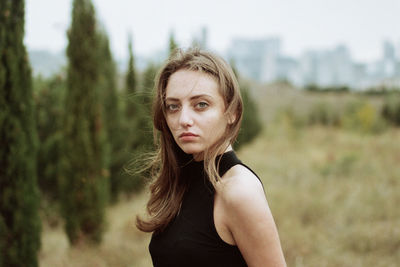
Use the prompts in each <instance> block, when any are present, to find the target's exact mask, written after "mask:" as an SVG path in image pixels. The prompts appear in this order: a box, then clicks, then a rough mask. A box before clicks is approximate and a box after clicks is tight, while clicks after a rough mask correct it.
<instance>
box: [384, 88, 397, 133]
mask: <svg viewBox="0 0 400 267" xmlns="http://www.w3.org/2000/svg"><path fill="white" fill-rule="evenodd" d="M381 114H382V117H383V118H384V119H385V120H386V121H387V122H388V123H390V124H393V125H396V126H400V95H399V94H391V95H390V96H388V97H387V98H386V99H385V102H384V104H383V107H382V111H381Z"/></svg>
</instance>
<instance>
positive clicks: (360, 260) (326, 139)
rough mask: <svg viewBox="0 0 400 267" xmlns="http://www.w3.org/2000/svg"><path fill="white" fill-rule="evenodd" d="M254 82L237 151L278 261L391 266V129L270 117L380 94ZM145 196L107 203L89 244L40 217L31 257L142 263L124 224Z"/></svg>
mask: <svg viewBox="0 0 400 267" xmlns="http://www.w3.org/2000/svg"><path fill="white" fill-rule="evenodd" d="M257 90H258V91H257V92H258V93H257V99H258V103H259V108H260V111H261V114H262V121H263V123H264V126H265V128H264V131H263V133H262V134H260V136H259V137H258V138H257V139H255V140H254V141H253V142H252V143H251V144H249V145H246V146H244V147H243V148H242V149H241V150H240V151H239V152H238V154H239V157H240V158H241V159H242V161H243V162H245V163H246V164H247V165H249V166H250V167H252V168H253V169H254V170H255V171H256V172H257V173H258V174H259V176H260V177H261V178H262V180H263V183H264V186H265V189H266V194H267V199H268V201H269V204H270V207H271V209H272V212H273V214H274V217H275V220H276V223H277V226H278V230H279V234H280V238H281V242H282V246H283V250H284V253H285V257H286V260H287V263H288V266H296V267H301V266H315V267H317V266H318V267H321V266H322V267H323V266H327V267H328V266H329V267H333V266H338V267H339V266H340V267H342V266H352V267H357V266H360V267H361V266H363V267H364V266H374V267H381V266H382V267H383V266H385V267H386V266H393V267H394V266H398V264H399V263H400V227H399V226H400V209H399V207H398V205H399V204H400V129H395V128H390V127H387V128H385V130H384V131H381V132H379V133H374V134H372V133H368V132H362V131H361V132H360V131H351V130H345V129H343V128H334V127H321V126H312V127H310V126H307V125H306V126H304V125H303V126H301V127H298V125H296V124H293V121H292V120H291V118H290V117H289V118H288V119H285V117H283V119H282V117H281V120H280V121H278V122H276V120H275V118H276V117H277V114H279V110H281V109H282V108H287V107H290V108H293V112H294V114H306V113H307V109H309V108H310V107H312V105H313V104H315V103H319V102H322V103H328V104H331V105H333V106H334V107H335V108H336V109H341V108H343V107H344V106H345V105H346V104H347V103H350V102H352V101H356V100H360V99H361V100H363V101H367V102H368V103H369V104H371V106H373V107H379V106H380V105H381V102H382V99H381V98H379V97H369V96H359V95H355V94H309V93H303V92H300V91H299V90H293V89H291V88H289V87H288V88H284V87H282V85H276V86H274V85H273V86H270V87H269V88H258V89H257ZM367 118H368V117H367ZM362 122H363V121H362ZM367 122H368V120H367ZM145 203H146V195H145V193H141V194H138V195H136V196H133V197H132V198H130V199H125V200H123V201H121V202H119V203H118V204H116V205H114V206H111V207H110V208H109V209H108V211H107V217H108V230H107V232H106V234H105V236H104V241H103V242H102V244H101V245H100V246H98V247H92V246H88V245H85V244H81V245H78V246H76V247H73V248H70V247H69V245H68V241H67V239H66V236H65V234H64V232H63V229H62V225H61V223H54V221H55V222H57V221H60V220H59V219H57V218H55V220H54V219H53V220H48V219H46V220H44V229H43V233H42V250H41V252H40V265H41V266H42V267H50V266H51V267H61V266H78V267H80V266H82V267H83V266H91V267H97V266H99V267H100V266H118V267H119V266H122V267H123V266H132V267H134V266H137V267H148V266H152V265H151V259H150V256H149V253H148V250H147V246H148V242H149V238H150V236H149V234H145V233H141V232H139V231H138V230H137V229H136V228H135V227H134V218H135V215H136V214H138V213H139V214H140V213H143V211H144V207H145ZM45 217H46V216H45ZM47 217H49V216H47ZM47 217H46V218H47ZM50 218H51V216H50Z"/></svg>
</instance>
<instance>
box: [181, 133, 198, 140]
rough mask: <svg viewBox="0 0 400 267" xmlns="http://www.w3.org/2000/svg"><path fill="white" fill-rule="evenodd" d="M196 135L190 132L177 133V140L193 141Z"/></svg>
mask: <svg viewBox="0 0 400 267" xmlns="http://www.w3.org/2000/svg"><path fill="white" fill-rule="evenodd" d="M197 137H198V135H197V134H194V133H190V132H186V133H182V134H181V135H179V140H180V141H181V142H193V141H195V140H196V139H197Z"/></svg>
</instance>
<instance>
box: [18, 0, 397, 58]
mask: <svg viewBox="0 0 400 267" xmlns="http://www.w3.org/2000/svg"><path fill="white" fill-rule="evenodd" d="M26 3H27V6H26V36H25V43H26V45H27V47H28V49H29V50H49V51H52V52H60V51H63V50H64V49H65V47H66V43H67V39H66V30H67V29H68V27H69V23H70V13H71V5H72V0H60V1H50V0H35V1H33V0H27V1H26ZM93 3H94V6H95V8H96V12H97V17H98V18H99V20H100V22H101V23H102V24H103V26H104V28H105V29H106V31H107V33H108V35H109V37H110V43H111V48H112V52H113V54H114V56H115V58H116V60H124V59H125V58H127V44H128V41H127V38H128V32H129V31H131V32H132V33H133V41H134V53H135V54H136V55H143V56H146V57H148V56H151V55H153V54H155V53H157V51H160V50H162V49H165V47H166V46H167V43H168V36H169V34H170V32H171V31H174V34H175V37H176V39H177V42H178V43H179V44H180V45H181V46H184V47H187V46H189V45H190V43H191V41H192V39H193V35H196V34H198V33H199V31H201V29H202V28H203V27H206V28H207V29H208V46H209V48H210V49H211V50H215V51H217V52H219V53H224V52H225V51H227V49H228V47H229V45H230V42H231V40H233V39H235V38H247V39H263V38H266V37H269V36H278V37H279V38H281V39H282V40H283V45H282V50H283V52H284V53H285V54H287V55H290V56H292V57H298V56H300V55H301V53H303V52H304V51H305V50H321V49H322V50H324V49H325V50H329V49H332V48H333V47H335V46H337V45H339V44H344V45H346V46H347V47H348V49H349V51H350V53H351V55H352V56H353V59H354V60H355V61H357V62H372V61H375V60H377V59H378V58H379V57H380V56H381V43H382V42H383V41H385V40H388V41H390V42H392V43H394V44H395V47H396V50H397V53H399V52H398V51H399V48H400V34H399V33H398V31H397V30H396V26H395V25H398V24H400V16H398V15H397V13H398V12H397V10H400V1H395V0H382V1H377V0H367V1H363V2H362V4H361V3H360V1H345V0H337V1H324V3H322V1H318V2H315V1H311V0H301V1H290V0H283V1H257V0H248V1H246V2H243V1H227V0H220V1H211V0H205V1H202V4H201V5H197V4H196V5H194V4H193V3H194V2H192V1H184V2H182V1H178V0H172V1H168V2H165V1H158V0H149V1H145V2H143V1H142V2H139V1H127V0H119V1H113V2H111V1H106V0H94V1H93ZM45 10H46V12H45Z"/></svg>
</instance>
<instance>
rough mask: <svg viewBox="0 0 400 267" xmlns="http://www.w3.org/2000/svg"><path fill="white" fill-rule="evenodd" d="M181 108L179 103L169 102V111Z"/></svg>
mask: <svg viewBox="0 0 400 267" xmlns="http://www.w3.org/2000/svg"><path fill="white" fill-rule="evenodd" d="M177 110H179V105H177V104H167V111H169V112H174V111H177Z"/></svg>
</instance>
